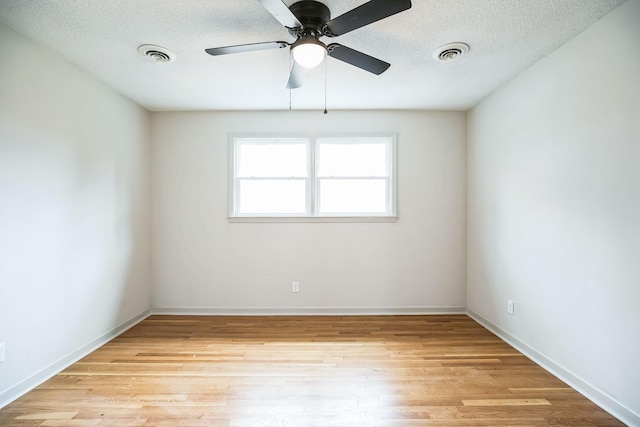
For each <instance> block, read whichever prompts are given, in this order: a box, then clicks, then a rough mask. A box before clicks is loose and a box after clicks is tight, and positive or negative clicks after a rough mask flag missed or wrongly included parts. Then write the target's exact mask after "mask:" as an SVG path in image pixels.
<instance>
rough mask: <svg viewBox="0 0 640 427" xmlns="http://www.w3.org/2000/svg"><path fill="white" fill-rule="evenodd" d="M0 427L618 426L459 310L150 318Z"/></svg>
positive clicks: (0, 417)
mask: <svg viewBox="0 0 640 427" xmlns="http://www.w3.org/2000/svg"><path fill="white" fill-rule="evenodd" d="M0 425H3V426H4V425H7V426H16V427H20V426H70V427H72V426H91V427H93V426H96V427H109V426H118V427H127V426H132V427H150V426H155V427H164V426H171V427H181V426H185V427H186V426H189V427H199V426H225V427H228V426H235V427H241V426H251V427H255V426H279V427H287V426H292V427H310V426H320V427H332V426H335V427H409V426H410V427H421V426H430V427H433V426H438V427H445V426H450V427H465V426H479V427H482V426H487V427H488V426H491V427H501V426H521V427H524V426H535V427H543V426H547V427H548V426H565V425H566V426H606V427H613V426H622V425H623V424H622V423H620V422H619V421H618V420H616V419H615V418H613V417H612V416H611V415H609V414H608V413H606V412H605V411H603V410H602V409H600V408H598V407H597V406H596V405H594V404H593V403H592V402H590V401H589V400H587V399H586V398H585V397H583V396H581V395H580V394H578V393H577V392H576V391H575V390H573V389H571V388H570V387H568V386H567V385H566V384H564V383H563V382H562V381H560V380H559V379H557V378H555V377H553V376H552V375H551V374H549V373H548V372H546V371H544V370H543V369H542V368H540V367H539V366H537V365H536V364H535V363H533V362H532V361H531V360H529V359H528V358H526V357H525V356H524V355H522V354H521V353H519V352H517V351H516V350H515V349H513V348H512V347H510V346H509V345H507V344H506V343H505V342H503V341H501V340H500V339H498V338H497V337H496V336H495V335H493V334H491V333H490V332H489V331H487V330H486V329H484V328H482V327H481V326H480V325H479V324H477V323H476V322H474V321H473V320H472V319H470V318H469V317H467V316H464V315H438V316H353V317H351V316H289V317H284V316H283V317H278V316H244V317H242V316H240V317H234V316H218V317H209V316H151V317H149V318H147V319H145V320H144V321H143V322H141V323H140V324H138V325H136V326H135V327H133V328H131V329H129V330H128V331H126V332H124V333H123V334H122V335H120V336H119V337H117V338H115V339H114V340H112V341H111V342H109V343H107V344H106V345H104V346H103V347H102V348H100V349H98V350H96V351H95V352H93V353H91V354H89V355H88V356H86V357H85V358H84V359H82V360H80V361H79V362H77V363H75V364H73V365H72V366H70V367H68V368H67V369H65V370H63V371H62V372H60V373H59V374H58V375H56V376H55V377H53V378H51V379H50V380H49V381H47V382H45V383H43V384H42V385H41V386H39V387H38V388H36V389H35V390H33V391H31V392H29V393H27V394H26V395H24V396H23V397H21V398H20V399H18V400H16V401H15V402H13V403H11V404H9V405H8V406H7V407H5V408H3V409H1V410H0Z"/></svg>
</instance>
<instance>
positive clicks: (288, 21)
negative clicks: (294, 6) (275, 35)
mask: <svg viewBox="0 0 640 427" xmlns="http://www.w3.org/2000/svg"><path fill="white" fill-rule="evenodd" d="M258 1H259V2H260V3H261V4H262V6H264V8H265V9H267V10H268V11H269V13H270V14H272V15H273V17H274V18H276V19H277V20H278V22H279V23H281V24H282V25H284V26H285V27H287V28H300V27H302V24H301V23H300V21H298V18H296V16H295V15H294V14H293V12H291V11H290V10H289V7H288V6H287V5H286V4H284V3H283V2H282V0H258Z"/></svg>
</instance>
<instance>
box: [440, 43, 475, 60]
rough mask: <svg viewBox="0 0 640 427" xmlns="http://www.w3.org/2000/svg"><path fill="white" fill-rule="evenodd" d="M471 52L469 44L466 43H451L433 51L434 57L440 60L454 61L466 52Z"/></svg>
mask: <svg viewBox="0 0 640 427" xmlns="http://www.w3.org/2000/svg"><path fill="white" fill-rule="evenodd" d="M467 52H469V45H468V44H466V43H449V44H445V45H444V46H440V47H439V48H438V49H436V51H435V52H433V57H434V58H435V59H437V60H438V61H443V62H446V61H453V60H454V59H458V58H459V57H461V56H462V55H464V54H465V53H467Z"/></svg>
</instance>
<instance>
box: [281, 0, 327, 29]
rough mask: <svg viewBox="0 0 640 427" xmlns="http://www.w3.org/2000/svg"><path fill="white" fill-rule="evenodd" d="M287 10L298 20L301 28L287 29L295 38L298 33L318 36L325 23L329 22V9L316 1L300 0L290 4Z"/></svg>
mask: <svg viewBox="0 0 640 427" xmlns="http://www.w3.org/2000/svg"><path fill="white" fill-rule="evenodd" d="M289 9H290V10H291V12H292V13H293V14H294V15H295V16H296V18H298V21H300V23H301V24H302V27H303V28H301V29H300V28H290V29H289V30H290V31H292V34H293V35H295V36H298V35H300V32H303V33H304V32H306V33H316V34H320V31H321V29H322V26H323V25H324V24H325V22H329V21H330V20H331V12H330V11H329V8H328V7H327V6H325V5H324V4H322V3H320V2H318V1H314V0H302V1H299V2H297V3H294V4H292V5H291V7H290V8H289ZM301 30H302V31H301Z"/></svg>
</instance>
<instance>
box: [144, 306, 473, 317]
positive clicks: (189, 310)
mask: <svg viewBox="0 0 640 427" xmlns="http://www.w3.org/2000/svg"><path fill="white" fill-rule="evenodd" d="M151 314H166V315H193V316H196V315H202V316H385V315H387V316H392V315H412V314H413V315H417V314H466V309H465V307H302V308H301V307H246V308H231V307H154V308H152V309H151Z"/></svg>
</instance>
